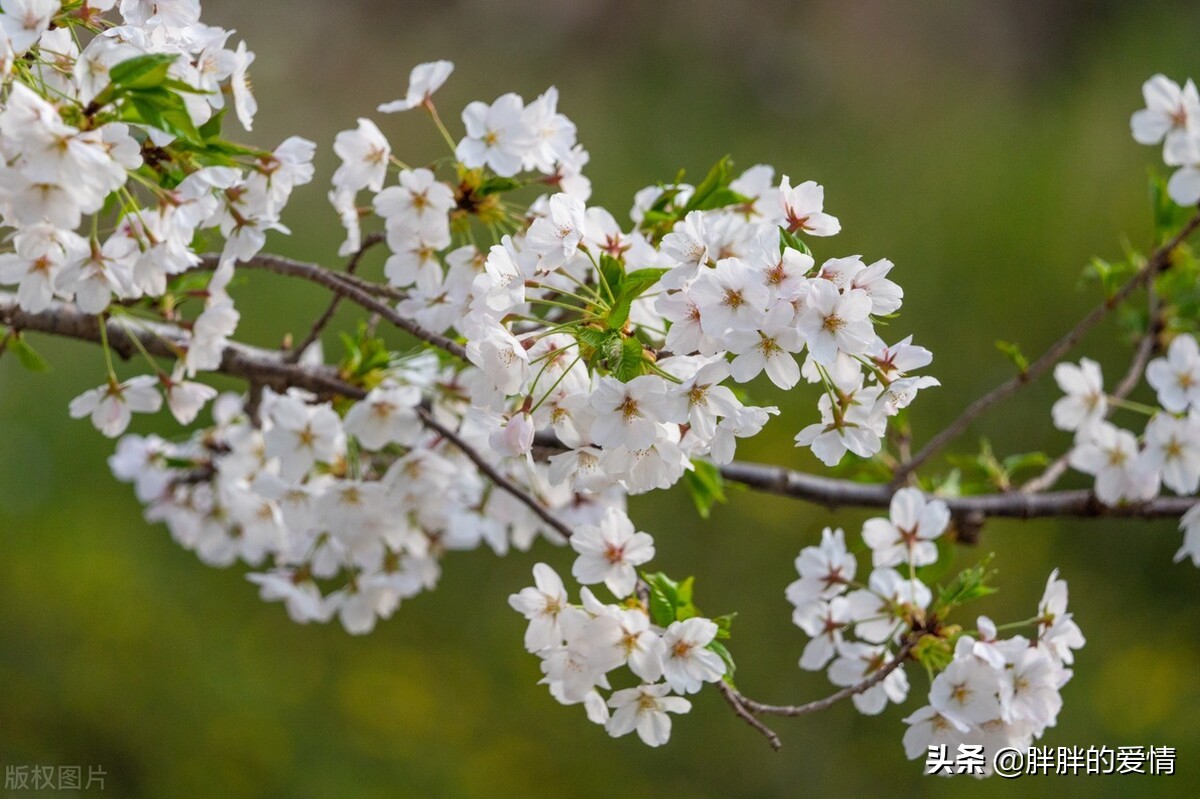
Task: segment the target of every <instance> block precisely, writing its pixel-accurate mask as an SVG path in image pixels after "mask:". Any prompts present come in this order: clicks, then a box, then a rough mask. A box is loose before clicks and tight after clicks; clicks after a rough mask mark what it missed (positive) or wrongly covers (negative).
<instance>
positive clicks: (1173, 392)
mask: <svg viewBox="0 0 1200 799" xmlns="http://www.w3.org/2000/svg"><path fill="white" fill-rule="evenodd" d="M1054 377H1055V379H1056V380H1057V381H1058V385H1059V388H1061V389H1062V390H1063V392H1065V396H1063V397H1062V398H1061V399H1059V400H1058V401H1057V402H1056V403H1055V404H1054V407H1053V408H1052V412H1053V417H1054V424H1055V426H1056V427H1058V428H1059V429H1061V430H1067V431H1072V432H1074V433H1075V444H1074V446H1073V447H1072V449H1071V452H1070V455H1069V463H1070V465H1071V466H1072V467H1073V468H1075V469H1077V470H1079V471H1081V472H1083V473H1085V474H1089V475H1093V476H1094V477H1095V478H1096V482H1095V487H1094V490H1095V493H1096V498H1097V499H1099V500H1100V501H1101V502H1103V503H1104V504H1105V505H1118V504H1121V503H1124V502H1133V503H1136V502H1146V501H1148V500H1151V499H1153V498H1154V497H1156V496H1158V495H1159V493H1160V491H1161V490H1162V489H1163V487H1166V488H1168V489H1170V490H1171V491H1173V492H1174V493H1176V494H1178V495H1179V496H1186V497H1190V496H1195V495H1196V493H1197V490H1198V489H1200V346H1197V343H1196V339H1195V338H1194V337H1193V336H1192V335H1190V334H1187V333H1183V334H1180V335H1178V336H1176V337H1175V338H1174V339H1173V340H1172V341H1171V344H1170V346H1169V347H1168V349H1167V352H1166V354H1165V355H1164V356H1163V357H1160V358H1155V359H1154V360H1152V361H1150V363H1149V364H1148V365H1147V367H1146V380H1147V382H1148V383H1149V384H1150V385H1151V387H1153V388H1154V390H1155V392H1156V394H1157V398H1158V407H1149V406H1143V405H1140V404H1137V403H1129V402H1127V401H1125V400H1121V399H1116V398H1111V397H1110V396H1109V395H1108V394H1107V393H1106V392H1105V390H1104V376H1103V374H1102V373H1101V370H1100V365H1099V364H1097V363H1096V362H1095V361H1091V360H1089V359H1087V358H1084V359H1082V360H1081V361H1080V362H1079V364H1078V365H1075V364H1071V363H1061V364H1059V365H1058V366H1057V367H1055V370H1054ZM1119 407H1125V408H1128V409H1130V410H1133V411H1138V412H1141V413H1144V414H1146V415H1148V416H1149V420H1148V421H1147V422H1146V426H1145V428H1144V429H1143V431H1142V434H1141V435H1140V436H1139V435H1137V434H1135V433H1134V432H1133V431H1130V430H1125V429H1123V428H1120V427H1117V426H1116V425H1115V424H1113V423H1112V422H1110V421H1108V416H1109V415H1110V413H1111V412H1112V411H1113V410H1116V409H1117V408H1119ZM1181 529H1182V530H1183V531H1184V542H1183V546H1182V547H1181V548H1180V550H1179V552H1178V553H1177V554H1176V556H1175V559H1176V560H1177V561H1179V560H1183V559H1184V558H1186V557H1191V559H1192V561H1193V562H1194V563H1195V564H1196V565H1197V566H1200V512H1197V510H1196V508H1195V507H1193V508H1192V509H1191V510H1189V511H1188V512H1187V513H1186V514H1185V515H1184V517H1183V520H1182V523H1181Z"/></svg>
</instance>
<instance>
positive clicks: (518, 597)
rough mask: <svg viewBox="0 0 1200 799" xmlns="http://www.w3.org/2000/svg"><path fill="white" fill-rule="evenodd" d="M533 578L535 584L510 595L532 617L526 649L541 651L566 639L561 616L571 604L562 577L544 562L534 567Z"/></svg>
mask: <svg viewBox="0 0 1200 799" xmlns="http://www.w3.org/2000/svg"><path fill="white" fill-rule="evenodd" d="M533 581H534V584H535V586H536V587H533V588H522V589H521V591H520V593H517V594H512V595H510V596H509V597H508V604H509V606H510V607H511V608H512V609H513V610H515V611H517V612H518V613H520V614H522V615H523V616H524V617H525V618H527V619H529V627H528V629H526V631H525V649H526V650H528V651H530V652H540V651H542V650H544V649H548V648H550V647H554V646H558V645H560V644H561V643H562V642H563V633H562V627H561V626H560V624H559V615H560V614H561V613H562V612H563V610H564V609H566V608H567V607H568V601H567V591H566V589H565V588H564V587H563V582H562V578H561V577H559V576H558V574H557V573H556V572H555V571H554V569H552V568H550V567H549V566H547V565H546V564H545V563H538V564H537V565H535V566H534V567H533Z"/></svg>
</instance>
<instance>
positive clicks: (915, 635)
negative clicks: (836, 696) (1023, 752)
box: [786, 488, 1084, 762]
mask: <svg viewBox="0 0 1200 799" xmlns="http://www.w3.org/2000/svg"><path fill="white" fill-rule="evenodd" d="M949 523H950V512H949V510H948V508H947V507H946V504H945V503H944V502H942V501H941V500H937V499H927V498H926V497H925V495H924V494H923V493H922V492H921V491H919V490H917V489H915V488H903V489H900V490H899V491H897V492H896V494H895V496H894V497H893V498H892V502H891V508H890V514H889V517H888V518H875V519H869V520H867V522H866V523H865V524H864V525H863V529H862V536H863V540H864V541H865V543H866V544H867V546H868V547H869V548H870V552H871V565H872V571H871V573H870V575H869V576H868V577H867V579H866V581H865V582H864V581H863V580H861V579H858V578H857V574H858V562H857V559H856V558H855V557H854V555H853V554H852V553H851V552H849V551H848V550H847V548H846V541H845V537H844V534H843V533H842V531H841V530H830V529H828V528H826V530H825V531H824V533H823V534H822V539H821V544H820V545H819V546H811V547H805V548H804V549H803V550H801V552H800V556H799V557H798V558H797V559H796V569H797V571H798V572H799V575H800V579H798V580H796V581H795V582H793V583H792V584H791V585H789V586H788V587H787V592H786V593H787V598H788V601H789V602H791V603H792V604H793V605H794V606H795V612H794V614H793V616H792V618H793V621H794V622H795V624H796V625H797V626H798V627H800V629H802V630H803V631H804V632H805V633H807V634H808V635H809V636H810V640H809V642H808V644H807V645H806V646H805V648H804V653H803V655H802V656H801V658H800V668H802V669H807V670H810V671H820V670H821V669H825V668H828V674H829V680H830V682H832V683H833V684H834V685H838V686H843V687H845V686H856V685H860V684H863V683H864V682H865V681H867V680H869V679H871V678H872V676H876V677H878V678H880V679H877V681H876V682H875V683H874V684H873V685H871V686H870V687H868V688H867V689H866V690H863V691H860V692H859V693H856V694H855V695H854V696H853V702H854V706H855V707H856V708H858V710H859V711H860V712H861V713H864V714H867V715H875V714H877V713H880V712H882V711H883V709H884V708H885V707H886V706H887V704H888V702H889V701H890V702H894V703H896V704H899V703H902V702H904V701H905V699H906V698H907V697H908V692H909V682H908V677H907V675H906V674H905V672H904V667H903V665H901V664H899V663H896V661H895V658H896V657H898V656H899V657H905V656H906V655H907V651H905V652H901V648H902V646H903V645H904V643H905V642H909V644H910V646H911V645H912V643H913V642H917V641H919V640H920V639H921V636H934V637H935V638H936V639H937V640H938V641H939V642H940V643H941V645H942V646H944V647H949V646H950V645H951V642H953V649H952V652H953V655H952V657H946V660H947V661H948V662H947V663H944V664H942V667H943V670H941V671H940V673H938V674H937V676H936V677H935V678H934V680H933V684H932V687H931V688H930V692H929V705H928V706H926V707H923V708H921V709H920V710H918V711H917V712H915V713H913V714H912V715H911V716H909V717H908V718H907V719H905V722H906V723H907V724H909V725H910V727H909V730H908V732H907V733H906V734H905V736H904V746H905V750H906V752H907V753H908V756H909V757H910V758H916V757H920V756H924V755H925V754H926V751H927V747H928V746H929V745H931V744H942V743H945V744H950V745H951V748H954V747H955V746H956V745H957V744H959V743H979V744H983V745H984V746H985V749H986V750H987V751H988V752H989V753H992V752H994V751H995V750H996V749H997V748H1001V747H1004V746H1015V747H1019V748H1023V747H1025V746H1027V745H1029V743H1030V742H1031V741H1032V740H1033V739H1034V738H1038V737H1040V736H1041V735H1042V733H1043V732H1044V731H1045V729H1046V728H1047V727H1051V726H1053V725H1054V723H1055V721H1056V720H1057V716H1058V711H1059V709H1060V708H1061V707H1062V699H1061V697H1060V696H1059V689H1060V688H1061V687H1062V686H1063V685H1064V684H1065V683H1066V682H1067V680H1068V679H1070V676H1071V672H1070V671H1069V670H1067V669H1065V668H1064V664H1070V663H1071V662H1072V661H1073V659H1074V656H1073V654H1072V650H1074V649H1079V648H1080V647H1082V646H1083V644H1084V639H1083V636H1082V634H1081V633H1080V631H1079V628H1078V626H1077V625H1076V624H1075V622H1074V621H1073V620H1072V617H1071V614H1069V613H1067V611H1066V606H1067V586H1066V583H1065V582H1064V581H1062V580H1059V579H1058V574H1057V572H1055V573H1054V574H1052V575H1051V576H1050V581H1049V583H1048V585H1047V587H1046V593H1045V596H1044V597H1043V598H1042V603H1041V605H1040V606H1039V608H1038V614H1037V616H1036V617H1035V618H1034V619H1031V620H1029V621H1027V622H1020V623H1018V624H1015V625H1008V626H1010V627H1012V626H1021V625H1036V626H1037V629H1038V635H1037V637H1036V639H1035V640H1032V641H1031V640H1029V639H1027V638H1025V637H1023V636H1019V635H1018V636H1014V637H1012V638H1008V639H1004V640H1000V639H998V638H997V628H996V625H995V624H993V623H992V621H991V620H990V619H988V618H987V617H985V616H981V617H980V618H979V621H978V631H977V634H976V635H974V636H972V635H962V634H959V635H957V637H956V638H955V635H954V634H953V631H952V630H948V629H946V627H945V622H946V618H945V617H946V616H947V615H948V614H949V612H950V611H951V610H953V609H955V608H956V607H958V606H959V605H960V604H963V603H965V602H966V601H969V600H971V599H974V598H977V597H978V596H982V595H983V594H984V593H986V592H987V589H986V588H984V585H983V574H982V572H979V573H976V574H975V575H974V577H975V579H971V578H969V577H968V578H963V577H960V580H959V581H958V582H956V583H954V584H952V585H951V587H950V588H948V589H947V588H943V589H941V591H940V592H939V595H938V596H937V597H935V596H934V592H933V591H932V590H931V589H930V588H929V586H927V585H926V584H925V583H923V582H922V581H921V579H919V577H918V576H917V574H918V572H917V570H918V569H921V568H923V567H928V566H932V565H934V564H935V563H937V561H938V555H939V553H938V546H937V543H936V542H937V539H938V538H939V537H940V536H941V535H942V534H943V533H944V532H945V531H946V528H947V527H948V525H949ZM968 574H969V573H968ZM981 589H982V590H981ZM927 640H933V639H927ZM989 762H990V761H989Z"/></svg>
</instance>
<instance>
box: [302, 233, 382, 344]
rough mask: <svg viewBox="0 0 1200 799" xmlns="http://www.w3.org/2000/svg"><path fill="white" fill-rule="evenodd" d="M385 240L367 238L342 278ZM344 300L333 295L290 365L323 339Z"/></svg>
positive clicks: (352, 256) (379, 237)
mask: <svg viewBox="0 0 1200 799" xmlns="http://www.w3.org/2000/svg"><path fill="white" fill-rule="evenodd" d="M383 240H384V237H383V235H382V234H380V233H372V234H371V235H370V236H367V238H366V239H364V240H363V243H362V246H361V247H359V248H358V249H357V250H355V251H354V254H353V255H351V256H350V260H349V261H347V262H346V268H345V269H344V270H342V272H341V275H342V278H343V279H345V278H346V277H348V276H351V275H353V274H354V273H355V272H356V271H358V265H359V264H360V263H362V259H363V256H364V255H366V254H367V252H368V251H369V250H370V249H371V248H372V247H374V246H376V245H377V244H380V243H382V242H383ZM343 299H345V297H344V295H342V294H334V295H333V299H332V300H330V301H329V305H328V306H326V308H325V312H324V313H322V314H321V315H320V316H319V317H317V320H316V321H315V322H313V325H312V329H311V330H309V331H308V335H307V336H305V337H304V340H303V341H301V342H300V343H299V344H297V345H296V346H295V347H294V348H292V351H291V352H289V353H288V355H287V358H286V360H287V362H288V363H297V362H298V361H299V360H300V357H301V356H302V355H304V351H305V350H307V349H308V348H309V347H311V346H312V345H313V343H314V342H315V341H316V340H317V339H319V338H320V337H321V331H322V330H324V329H325V327H326V326H327V325H328V324H329V322H330V321H331V320H332V319H333V315H334V314H335V313H337V309H338V307H339V306H341V304H342V300H343Z"/></svg>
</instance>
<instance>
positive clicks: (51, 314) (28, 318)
mask: <svg viewBox="0 0 1200 799" xmlns="http://www.w3.org/2000/svg"><path fill="white" fill-rule="evenodd" d="M0 323H2V324H5V325H7V326H9V327H10V328H12V329H14V330H33V331H37V332H39V333H49V334H51V335H55V336H63V337H65V338H73V339H79V340H81V341H90V342H94V343H99V342H100V341H101V336H100V320H99V319H98V317H95V316H91V315H89V314H84V313H81V312H80V311H78V310H77V309H76V308H75V307H74V306H71V305H66V304H64V303H54V304H53V305H52V306H51V307H50V308H48V309H47V310H45V311H42V312H41V313H28V312H26V311H22V310H21V308H20V306H19V305H18V304H17V299H16V297H15V296H14V295H13V294H11V293H9V292H0ZM105 333H106V335H107V337H108V344H109V347H110V348H111V349H112V350H113V351H114V352H116V353H117V354H119V355H120V356H121V357H123V358H126V359H128V358H131V357H133V356H134V355H136V354H137V353H138V352H140V349H139V347H138V344H141V347H143V348H145V350H146V351H147V352H148V353H150V354H151V355H156V356H159V357H163V358H176V357H178V355H179V352H180V350H181V349H182V348H183V347H184V346H185V344H186V341H187V336H186V334H185V333H184V332H183V331H182V330H180V329H179V328H177V327H174V326H173V325H165V324H159V323H154V322H143V321H141V320H137V321H132V320H131V321H129V322H122V321H117V320H109V321H108V322H107V323H106V328H105ZM135 338H136V339H137V342H138V343H134V339H135ZM217 371H218V372H220V373H222V374H226V375H230V376H233V377H240V378H243V379H245V380H249V381H250V382H251V383H254V384H258V385H265V386H270V387H272V388H274V389H276V390H277V391H280V392H283V391H286V390H287V389H288V387H295V388H303V389H307V390H309V391H313V392H315V393H317V394H322V395H329V394H340V395H342V396H345V397H351V398H353V399H362V398H363V397H365V396H366V392H365V391H364V390H363V389H361V388H359V387H358V386H355V385H352V384H350V383H347V382H346V381H344V380H342V379H341V378H340V377H339V376H338V374H337V371H336V370H334V369H332V368H331V367H328V366H302V365H300V364H294V363H289V362H288V361H287V360H286V357H285V355H284V354H283V353H278V352H272V351H270V350H264V349H260V348H258V347H249V346H246V345H244V344H237V343H235V342H230V343H229V344H227V345H226V347H225V351H224V353H223V355H222V357H221V366H220V368H219V369H218V370H217ZM418 413H419V414H420V416H421V421H422V422H423V423H424V424H425V426H426V427H427V428H429V429H430V430H432V431H433V432H435V433H437V434H438V435H439V436H441V437H442V438H444V439H446V440H447V441H449V442H450V443H451V444H452V445H454V446H455V447H456V448H458V449H459V450H460V451H462V453H463V454H464V455H466V456H467V458H468V459H469V460H470V461H471V462H472V463H474V464H475V465H476V466H477V467H478V468H479V470H480V471H481V472H483V474H484V475H486V476H487V477H488V479H490V480H491V481H492V482H493V483H495V484H496V486H498V487H499V488H501V489H503V490H504V491H505V492H507V493H509V494H511V495H512V496H513V497H514V498H515V499H517V500H518V501H519V502H521V503H522V504H524V505H525V506H526V507H528V508H529V509H530V510H531V511H533V512H534V513H535V514H537V517H538V518H539V519H541V520H542V521H543V522H545V523H546V524H547V525H548V526H550V527H552V528H553V529H554V530H555V531H556V532H558V533H559V534H561V535H562V536H563V537H564V538H570V537H571V528H569V527H567V525H565V524H564V523H563V522H562V521H560V520H559V519H558V518H556V517H555V516H554V514H552V513H550V511H549V510H547V509H546V508H545V507H544V506H543V505H542V504H541V503H540V502H538V501H537V500H536V499H535V498H534V497H533V496H531V495H530V494H529V492H527V491H526V490H525V489H523V488H521V487H520V486H518V485H517V484H516V483H514V482H513V481H512V480H509V479H508V478H507V477H505V476H504V475H502V474H501V473H500V472H499V471H497V470H496V468H495V467H494V466H492V465H491V464H490V463H488V462H487V460H486V459H485V458H484V457H483V456H482V455H481V454H480V453H479V452H477V451H476V450H475V448H474V447H472V446H471V445H470V444H468V443H467V442H466V441H464V440H463V438H462V437H461V436H459V435H458V434H457V433H455V432H454V431H453V430H451V429H450V428H448V427H446V426H445V425H443V424H442V423H441V422H438V421H437V420H436V419H434V418H433V415H432V414H430V413H429V412H427V411H426V410H425V409H424V408H420V409H418Z"/></svg>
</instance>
